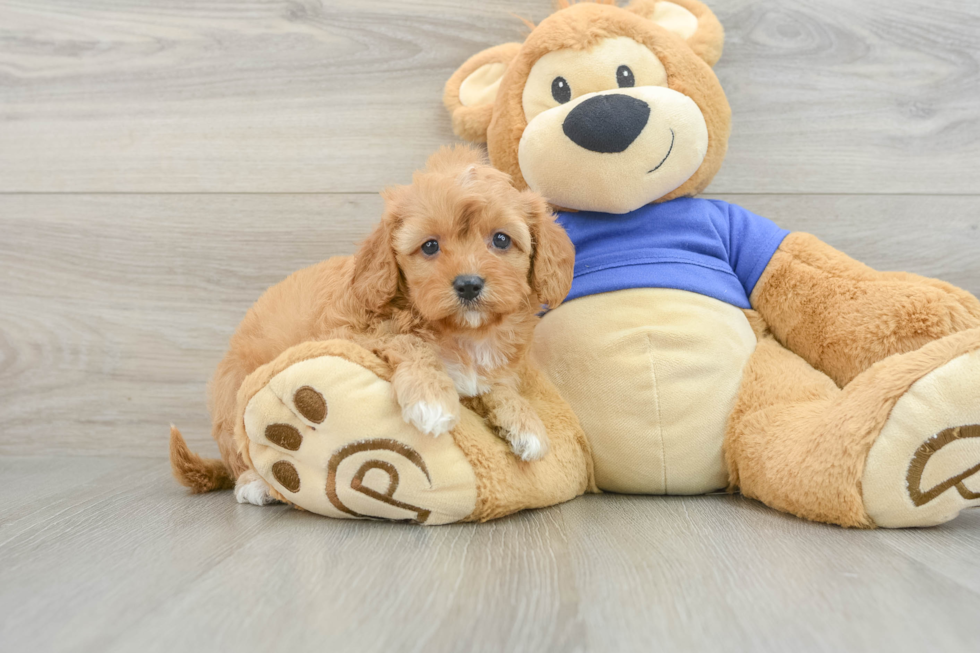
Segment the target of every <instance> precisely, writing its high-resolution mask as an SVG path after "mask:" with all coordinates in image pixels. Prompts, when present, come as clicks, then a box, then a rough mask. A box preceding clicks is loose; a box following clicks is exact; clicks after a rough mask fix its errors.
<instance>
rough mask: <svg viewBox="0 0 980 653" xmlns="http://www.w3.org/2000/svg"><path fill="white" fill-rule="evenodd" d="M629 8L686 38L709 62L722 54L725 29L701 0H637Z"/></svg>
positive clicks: (711, 63)
mask: <svg viewBox="0 0 980 653" xmlns="http://www.w3.org/2000/svg"><path fill="white" fill-rule="evenodd" d="M626 9H627V11H632V12H633V13H634V14H639V15H640V16H643V17H644V18H647V19H649V20H652V21H653V22H655V23H656V24H657V25H660V26H661V27H663V28H664V29H666V30H668V31H670V32H673V33H674V34H677V35H678V36H680V37H681V38H683V39H684V40H685V41H687V44H688V45H689V46H690V47H691V49H692V50H694V54H696V55H698V56H699V57H701V58H702V59H704V61H705V62H706V63H707V64H708V65H709V66H714V65H715V63H717V62H718V59H720V58H721V49H722V46H723V45H724V43H725V31H724V29H722V27H721V23H720V22H718V19H717V18H716V17H715V15H714V14H713V13H712V12H711V10H710V9H708V8H707V7H706V6H705V5H703V4H701V3H700V2H698V0H633V2H631V3H630V4H629V5H628V6H627V7H626Z"/></svg>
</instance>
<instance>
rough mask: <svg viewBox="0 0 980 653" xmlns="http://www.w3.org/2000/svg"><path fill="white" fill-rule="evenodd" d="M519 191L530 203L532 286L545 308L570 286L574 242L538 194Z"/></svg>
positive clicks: (561, 298) (561, 297)
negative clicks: (532, 246)
mask: <svg viewBox="0 0 980 653" xmlns="http://www.w3.org/2000/svg"><path fill="white" fill-rule="evenodd" d="M521 195H522V196H523V197H524V199H525V201H526V202H527V204H528V207H529V211H530V225H531V239H532V241H533V244H534V252H533V253H532V255H531V272H530V277H531V288H533V289H534V291H535V293H537V295H538V299H540V300H541V302H543V303H545V304H547V305H548V308H555V307H557V306H558V305H559V304H561V303H562V302H563V301H564V300H565V296H566V295H568V291H569V290H571V289H572V274H573V272H574V271H575V246H574V245H572V241H571V240H570V239H569V238H568V234H566V233H565V230H564V229H563V228H562V227H561V225H559V224H558V223H557V222H555V215H554V214H553V213H552V212H551V209H550V208H549V206H548V203H547V202H545V201H544V199H543V198H542V197H541V196H540V195H538V194H537V193H533V192H531V191H524V192H523V193H521Z"/></svg>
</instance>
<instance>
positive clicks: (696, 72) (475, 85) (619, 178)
mask: <svg viewBox="0 0 980 653" xmlns="http://www.w3.org/2000/svg"><path fill="white" fill-rule="evenodd" d="M559 7H560V9H559V10H558V11H556V12H555V13H554V14H552V15H551V16H549V17H548V18H546V19H545V20H543V21H542V22H541V23H540V24H539V25H537V26H536V27H534V28H533V29H532V31H531V33H530V34H529V35H528V37H527V39H526V40H525V41H524V43H505V44H503V45H498V46H495V47H492V48H489V49H487V50H484V51H483V52H480V53H478V54H476V55H475V56H473V57H472V58H470V59H469V60H468V61H467V62H466V63H465V64H463V65H462V66H461V67H460V68H459V70H457V71H456V72H455V73H454V74H453V76H452V77H451V78H450V80H449V81H448V82H447V84H446V90H445V96H444V101H445V104H446V107H447V109H449V112H450V114H451V115H452V121H453V129H454V130H455V132H456V134H457V135H459V136H460V137H462V138H464V139H467V140H470V141H475V142H484V141H485V142H486V143H487V149H488V151H489V154H490V160H491V162H492V163H493V165H494V166H495V167H497V168H498V169H500V170H503V171H504V172H507V173H508V174H510V175H511V177H512V179H513V181H514V183H515V184H516V185H517V186H518V187H519V188H524V187H530V188H531V189H533V190H535V191H537V192H539V193H541V194H542V195H544V196H545V197H547V198H549V199H550V200H551V202H552V203H553V204H554V205H556V206H559V207H563V208H566V209H575V210H583V211H601V212H606V213H627V212H629V211H633V210H635V209H638V208H640V207H641V206H644V205H645V204H649V203H651V202H662V201H666V200H670V199H673V198H675V197H681V196H686V195H694V194H697V193H699V192H700V191H701V190H703V189H704V188H705V187H706V186H707V185H708V183H709V182H710V181H711V179H712V178H713V177H714V175H715V173H716V172H718V168H719V167H721V162H722V159H723V158H724V156H725V151H726V149H727V144H728V134H729V131H730V119H731V110H730V109H729V106H728V101H727V100H726V98H725V93H724V91H722V88H721V85H720V84H719V83H718V79H717V77H715V74H714V72H713V71H712V70H711V66H712V65H714V63H715V62H716V61H717V60H718V58H719V57H720V56H721V49H722V43H723V41H724V32H723V31H722V28H721V24H720V23H719V22H718V19H717V18H715V16H714V14H712V13H711V11H710V10H709V9H708V8H707V7H705V6H704V5H703V4H701V3H700V2H697V1H696V0H634V1H633V2H632V3H631V4H630V5H629V6H627V7H624V8H620V7H618V6H616V5H615V0H607V1H600V2H581V3H577V4H569V2H568V0H560V1H559Z"/></svg>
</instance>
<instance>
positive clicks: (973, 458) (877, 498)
mask: <svg viewBox="0 0 980 653" xmlns="http://www.w3.org/2000/svg"><path fill="white" fill-rule="evenodd" d="M862 493H863V496H864V504H865V510H866V511H867V513H868V516H869V517H871V519H872V520H874V523H875V524H876V525H878V526H885V527H892V528H900V527H906V526H934V525H936V524H941V523H943V522H946V521H949V520H950V519H953V518H954V517H956V515H958V514H959V512H960V511H961V510H963V509H964V508H969V507H972V506H980V350H974V351H972V352H970V353H967V354H964V355H962V356H959V357H957V358H954V359H953V360H951V361H949V362H948V363H946V364H945V365H942V366H941V367H939V368H937V369H935V370H933V371H932V372H930V373H929V374H927V375H926V376H924V377H922V378H921V379H919V380H918V381H917V382H916V383H915V384H913V385H912V387H911V388H909V390H908V391H907V392H906V393H905V394H904V395H903V396H902V397H901V398H900V399H899V400H898V401H897V403H896V404H895V406H894V408H893V409H892V411H891V414H890V415H889V417H888V420H887V422H885V425H884V427H883V428H882V430H881V433H880V434H879V435H878V437H877V438H876V439H875V442H874V444H873V445H872V447H871V451H870V452H869V454H868V459H867V463H866V465H865V471H864V477H863V479H862Z"/></svg>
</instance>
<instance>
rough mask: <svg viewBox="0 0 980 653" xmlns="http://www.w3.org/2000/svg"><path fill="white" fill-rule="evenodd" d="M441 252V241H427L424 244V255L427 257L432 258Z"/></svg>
mask: <svg viewBox="0 0 980 653" xmlns="http://www.w3.org/2000/svg"><path fill="white" fill-rule="evenodd" d="M438 251H439V241H438V240H427V241H425V242H424V243H422V253H423V254H425V255H426V256H432V255H433V254H435V253H436V252H438Z"/></svg>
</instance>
